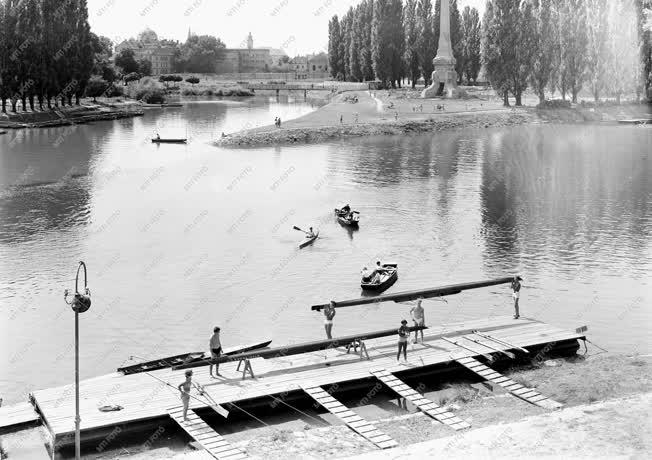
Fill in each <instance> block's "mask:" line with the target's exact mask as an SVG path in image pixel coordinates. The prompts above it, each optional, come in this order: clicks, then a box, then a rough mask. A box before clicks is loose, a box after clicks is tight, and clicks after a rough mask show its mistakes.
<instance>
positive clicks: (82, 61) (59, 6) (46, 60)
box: [0, 0, 93, 112]
mask: <svg viewBox="0 0 652 460" xmlns="http://www.w3.org/2000/svg"><path fill="white" fill-rule="evenodd" d="M92 69H93V44H92V39H91V31H90V27H89V25H88V9H87V5H86V0H0V101H1V103H2V112H6V109H7V101H9V102H10V104H11V108H12V110H13V111H16V104H17V103H18V101H21V102H22V106H23V108H26V107H27V104H28V103H29V106H30V107H31V108H32V110H33V109H34V105H35V103H37V104H38V106H39V107H40V109H41V110H43V105H44V104H46V105H47V107H48V108H51V107H52V102H53V101H54V105H55V106H58V105H59V104H61V105H65V104H68V105H72V103H73V102H72V99H73V97H74V98H75V104H79V99H80V97H82V96H83V94H84V91H85V89H86V85H87V82H88V79H89V78H90V76H91V72H92ZM35 101H36V102H35Z"/></svg>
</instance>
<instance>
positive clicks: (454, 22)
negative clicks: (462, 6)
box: [437, 0, 467, 83]
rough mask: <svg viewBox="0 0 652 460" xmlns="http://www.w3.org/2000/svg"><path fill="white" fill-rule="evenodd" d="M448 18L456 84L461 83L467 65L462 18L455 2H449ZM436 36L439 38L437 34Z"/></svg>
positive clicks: (452, 0)
mask: <svg viewBox="0 0 652 460" xmlns="http://www.w3.org/2000/svg"><path fill="white" fill-rule="evenodd" d="M440 1H441V0H440ZM450 16H451V25H450V28H451V46H452V48H453V56H454V57H455V59H456V61H455V72H457V82H458V83H462V78H463V77H464V69H466V65H467V63H466V58H465V55H464V40H463V32H462V16H461V15H460V10H459V8H458V7H457V0H451V2H450ZM437 36H439V34H437ZM438 41H439V39H438Z"/></svg>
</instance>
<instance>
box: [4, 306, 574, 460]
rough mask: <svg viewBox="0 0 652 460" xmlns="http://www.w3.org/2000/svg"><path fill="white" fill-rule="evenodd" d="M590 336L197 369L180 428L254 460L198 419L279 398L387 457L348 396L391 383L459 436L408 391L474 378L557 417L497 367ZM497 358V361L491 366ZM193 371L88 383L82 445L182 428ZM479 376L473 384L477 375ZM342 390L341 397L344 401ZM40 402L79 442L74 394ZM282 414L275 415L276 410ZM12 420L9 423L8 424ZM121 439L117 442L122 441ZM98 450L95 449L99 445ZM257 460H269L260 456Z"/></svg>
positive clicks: (389, 342) (450, 343) (515, 336)
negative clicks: (184, 388)
mask: <svg viewBox="0 0 652 460" xmlns="http://www.w3.org/2000/svg"><path fill="white" fill-rule="evenodd" d="M584 338H585V336H584V334H583V333H578V332H575V331H568V330H562V329H559V328H557V327H554V326H550V325H548V324H545V323H543V322H540V321H537V320H534V319H529V318H520V319H513V318H512V317H504V316H503V317H493V318H487V319H480V320H472V321H465V322H458V323H452V324H447V325H439V326H436V327H433V326H431V327H430V328H429V329H427V330H426V331H425V340H424V343H423V344H422V343H419V344H415V345H410V346H409V350H408V361H409V362H408V363H407V364H404V363H401V364H399V363H397V361H396V351H397V350H396V337H395V336H391V337H380V338H374V339H368V340H364V341H363V342H362V343H359V342H358V343H356V344H355V345H357V346H358V347H359V348H360V347H361V345H364V346H363V347H361V348H363V349H366V354H367V355H368V358H367V356H366V355H365V354H364V353H360V352H359V353H356V352H355V351H354V348H353V347H350V348H349V349H347V347H346V346H344V345H343V346H341V347H339V348H330V349H326V350H320V351H312V352H308V353H301V354H296V355H292V356H278V357H274V358H271V359H263V358H260V357H251V358H250V359H247V362H246V363H245V362H240V363H236V362H228V363H224V364H221V365H220V372H221V373H222V375H223V378H220V379H214V378H211V377H210V376H209V374H208V366H203V367H198V368H195V369H194V375H193V381H195V382H197V383H199V384H200V385H201V386H202V387H203V390H204V394H203V395H202V394H199V393H198V392H193V393H192V396H193V397H192V399H191V405H190V407H191V410H190V411H189V412H190V417H191V421H190V422H189V423H188V424H184V423H179V424H180V425H181V427H182V429H183V430H184V431H186V432H187V433H188V434H189V435H190V436H191V437H193V438H194V439H195V440H196V441H198V442H199V443H200V444H202V445H203V446H204V447H205V448H206V450H207V451H208V452H209V453H211V454H212V455H213V456H214V457H216V458H233V459H235V458H244V457H246V455H247V453H246V452H243V451H242V450H240V449H236V448H234V447H233V446H232V445H230V444H229V442H228V441H227V440H226V439H225V438H223V437H222V436H220V434H219V433H217V432H215V431H214V429H213V428H212V427H210V425H209V424H207V423H205V422H204V421H203V420H202V419H200V418H199V417H197V414H196V412H195V411H197V410H200V413H205V412H206V411H208V412H211V407H213V408H215V409H216V412H215V416H218V415H217V414H218V413H222V414H224V413H225V411H224V410H223V409H222V408H225V409H227V410H234V411H235V410H236V408H237V407H239V408H242V407H253V406H255V405H260V404H270V403H272V402H273V401H275V400H278V399H279V398H280V399H281V400H283V401H289V400H291V399H292V398H306V399H307V398H312V399H314V401H316V402H317V403H319V405H321V407H323V408H324V409H325V410H327V411H329V412H331V413H333V414H335V415H336V416H337V417H339V418H340V419H341V420H342V421H343V422H344V423H345V424H346V425H347V426H349V427H350V428H351V429H352V430H354V431H355V432H357V433H358V434H360V435H361V436H363V437H364V438H365V439H367V440H368V441H369V442H370V443H371V444H372V445H374V446H376V447H378V448H390V447H393V446H395V445H396V442H395V441H394V440H393V439H392V438H391V437H390V436H389V435H388V434H386V433H382V432H380V431H379V430H378V429H376V427H375V426H374V425H373V424H372V423H370V422H369V421H366V420H364V419H363V418H362V417H361V416H360V415H359V414H357V413H356V412H355V408H348V407H346V406H344V405H343V404H342V403H341V402H340V401H338V400H337V396H338V393H339V392H340V391H346V390H347V388H348V389H351V388H355V387H367V386H368V385H370V384H377V383H378V382H382V384H383V385H384V386H385V388H386V389H388V390H389V391H392V392H394V393H396V394H397V395H398V396H400V397H404V398H406V399H407V400H409V401H411V402H413V403H414V404H415V406H416V407H417V408H419V409H420V410H421V411H423V412H424V413H425V414H427V415H428V416H430V417H432V418H433V419H434V420H437V421H439V422H441V423H443V424H446V425H448V426H450V427H451V429H452V430H463V429H466V428H468V427H469V423H468V421H465V420H461V419H460V418H458V417H457V416H456V415H454V414H452V413H450V412H448V411H446V410H445V409H444V408H441V407H439V406H438V405H437V404H435V403H434V402H433V401H430V400H428V399H426V398H424V397H423V395H422V394H420V393H419V392H418V391H416V390H415V389H414V388H413V387H412V386H411V385H409V384H408V383H409V382H410V381H415V379H416V378H419V379H420V381H426V380H428V381H433V380H434V379H437V378H439V379H441V378H442V375H443V374H442V372H452V371H458V372H466V373H467V375H469V373H471V372H472V373H474V374H475V375H476V376H479V377H481V378H483V379H486V380H487V381H489V382H492V383H494V384H496V385H498V386H500V387H502V388H504V389H505V390H506V391H508V392H510V393H511V394H512V395H514V396H516V397H517V398H519V400H520V401H519V402H517V401H515V404H519V403H523V404H525V403H531V404H537V405H539V406H541V407H544V408H547V409H554V408H557V407H559V406H560V404H559V403H557V402H555V401H552V400H550V399H548V398H547V397H546V396H545V395H541V394H539V393H538V392H536V391H534V390H532V389H529V388H525V387H523V386H521V385H520V384H518V383H516V382H514V381H512V380H510V379H509V378H507V377H504V376H502V375H501V374H500V373H498V372H496V370H495V369H494V368H493V367H492V365H493V361H494V360H495V359H499V358H500V359H502V360H508V361H511V360H509V359H508V358H506V356H509V355H510V354H511V355H512V356H516V357H522V358H524V359H528V358H529V359H534V358H535V357H536V356H537V353H542V354H545V355H547V354H554V353H574V352H576V351H577V349H578V347H579V343H578V339H584ZM487 358H489V359H487ZM240 365H249V366H250V367H251V369H252V370H253V372H252V374H255V378H254V377H252V376H250V375H246V378H244V379H243V372H242V369H238V368H239V367H240ZM184 372H185V371H184V370H183V369H177V370H173V369H161V370H156V371H153V372H151V373H138V374H132V375H123V374H122V373H119V372H115V373H112V374H108V375H104V376H100V377H95V378H90V379H86V380H82V381H81V382H80V395H81V400H80V413H81V436H82V444H83V445H84V446H86V447H87V448H91V449H92V448H94V447H95V444H99V443H100V442H101V441H102V440H103V439H105V438H106V437H107V436H111V435H112V433H113V437H115V436H118V435H119V436H122V435H125V434H128V433H134V432H138V431H139V430H142V429H143V428H144V427H149V428H150V429H151V428H153V427H156V426H157V425H158V426H161V425H164V424H170V423H178V422H179V421H180V417H179V408H180V407H181V402H180V399H179V395H178V392H177V391H176V390H174V389H173V388H171V387H169V386H167V385H165V383H164V382H169V383H170V384H171V385H174V386H176V385H178V384H179V383H181V382H182V381H183V380H184ZM470 375H473V374H470ZM336 389H337V391H335V390H336ZM32 398H33V399H32V401H33V404H34V406H35V407H36V409H37V411H38V413H39V414H40V416H41V420H42V422H43V423H44V425H45V426H46V427H47V429H48V430H49V432H50V433H51V435H52V446H53V447H52V450H53V453H55V452H56V451H57V450H58V449H59V448H60V447H62V446H68V445H70V444H71V443H73V442H74V427H75V399H74V387H73V385H72V384H70V385H65V386H60V387H56V388H48V389H43V390H38V391H35V392H34V393H33V394H32ZM107 404H111V405H119V406H122V410H118V411H113V412H101V411H100V410H98V407H99V406H103V405H107ZM10 407H12V406H8V407H4V408H2V409H3V410H2V411H0V429H2V428H3V427H8V426H11V425H12V424H13V422H12V418H11V414H17V412H15V411H13V410H12V409H10ZM272 407H274V406H272ZM24 409H25V407H23V410H22V411H19V415H17V417H18V418H17V419H16V420H18V421H20V420H23V418H25V417H27V418H30V417H32V418H33V417H34V413H33V411H32V412H31V413H30V411H26V410H24ZM7 414H9V416H7ZM116 430H117V432H116ZM93 443H95V444H93ZM251 454H260V453H259V452H251Z"/></svg>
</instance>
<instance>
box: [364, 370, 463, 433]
mask: <svg viewBox="0 0 652 460" xmlns="http://www.w3.org/2000/svg"><path fill="white" fill-rule="evenodd" d="M371 374H372V375H373V376H374V377H376V378H378V380H380V381H381V382H383V383H384V384H385V385H387V386H388V387H389V388H391V389H392V390H394V391H395V392H396V393H397V394H398V395H399V396H401V397H402V398H405V399H407V400H408V401H410V402H411V403H412V404H414V405H415V406H417V408H418V409H419V410H420V411H422V412H424V413H425V414H427V415H429V416H430V417H432V418H434V419H435V420H437V421H438V422H440V423H443V424H444V425H447V426H449V427H451V428H452V429H454V430H464V429H466V428H470V427H471V425H469V424H468V423H467V422H465V421H464V420H462V419H461V418H459V417H458V416H456V415H455V414H453V413H451V412H448V411H447V410H446V409H444V408H442V407H439V406H438V405H437V404H435V403H434V402H432V401H430V400H429V399H427V398H425V397H424V396H423V395H422V394H421V393H419V392H417V391H416V390H414V389H412V388H411V387H410V386H409V385H407V384H406V383H404V382H403V381H402V380H401V379H399V378H398V377H396V376H395V375H394V374H392V373H391V372H387V371H386V370H385V369H377V370H373V371H371Z"/></svg>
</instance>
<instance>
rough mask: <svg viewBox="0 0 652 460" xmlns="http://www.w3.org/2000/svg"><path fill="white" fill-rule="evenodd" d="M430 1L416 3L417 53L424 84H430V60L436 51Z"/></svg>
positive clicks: (431, 69) (420, 0)
mask: <svg viewBox="0 0 652 460" xmlns="http://www.w3.org/2000/svg"><path fill="white" fill-rule="evenodd" d="M432 26H433V17H432V2H431V0H418V3H417V33H418V39H417V55H418V58H419V65H420V67H421V75H422V76H423V79H424V81H425V84H426V86H429V85H430V78H431V76H432V71H433V69H434V66H433V63H432V60H433V59H434V58H435V55H436V53H437V44H436V41H435V40H436V38H435V35H434V31H433V27H432Z"/></svg>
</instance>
